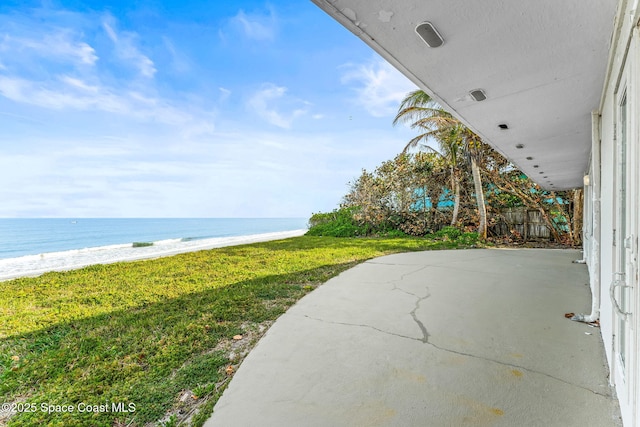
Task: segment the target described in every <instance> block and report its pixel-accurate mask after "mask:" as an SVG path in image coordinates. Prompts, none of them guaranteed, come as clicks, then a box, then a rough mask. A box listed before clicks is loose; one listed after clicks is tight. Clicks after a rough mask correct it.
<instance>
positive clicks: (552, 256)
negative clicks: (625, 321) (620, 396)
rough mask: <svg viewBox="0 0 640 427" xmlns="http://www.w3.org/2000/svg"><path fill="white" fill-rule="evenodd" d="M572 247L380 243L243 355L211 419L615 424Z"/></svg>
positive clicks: (219, 423)
mask: <svg viewBox="0 0 640 427" xmlns="http://www.w3.org/2000/svg"><path fill="white" fill-rule="evenodd" d="M578 258H581V253H580V252H579V251H574V250H550V249H518V250H512V249H478V250H459V251H432V252H417V253H406V254H397V255H390V256H386V257H382V258H377V259H374V260H370V261H368V262H366V263H363V264H361V265H359V266H357V267H355V268H353V269H351V270H348V271H346V272H344V273H343V274H341V275H340V276H338V277H336V278H334V279H332V280H330V281H329V282H327V283H326V284H324V285H323V286H321V287H320V288H318V289H317V290H315V291H314V292H312V293H311V294H309V295H308V296H306V297H305V298H303V299H302V300H301V301H300V302H299V303H298V304H296V305H295V306H294V307H292V308H291V309H290V310H289V311H288V312H287V313H286V314H284V315H283V316H282V317H280V319H278V321H277V322H276V323H275V324H274V325H273V326H272V327H271V329H270V330H269V331H268V332H267V334H266V335H265V336H264V337H263V339H262V340H261V341H260V342H259V344H258V345H257V346H256V348H255V349H254V350H253V351H252V352H251V353H250V354H249V356H247V358H246V359H245V361H244V363H243V364H242V366H241V367H240V369H239V370H238V372H237V373H236V374H235V377H234V378H233V380H232V381H231V383H230V385H229V388H228V389H227V390H226V391H225V393H224V395H223V396H222V398H221V399H220V401H219V402H218V404H217V405H216V407H215V410H214V414H213V416H212V417H211V418H210V419H209V420H208V421H207V423H206V424H205V426H207V427H212V426H215V427H233V426H242V427H251V426H255V427H258V426H259V427H268V426H274V427H275V426H278V427H283V426H296V427H298V426H322V427H326V426H345V427H346V426H349V427H353V426H367V427H368V426H463V425H469V426H563V427H566V426H599V427H608V426H619V425H621V424H620V421H619V408H618V404H617V399H616V398H615V396H614V395H613V394H612V389H611V388H610V387H609V385H608V372H607V368H606V364H605V359H604V349H603V343H602V339H601V336H600V330H599V329H598V328H593V327H590V326H588V325H586V324H583V323H577V322H572V321H570V320H568V319H566V318H565V317H564V314H565V313H567V312H576V313H578V312H589V311H590V308H591V298H590V292H589V287H588V285H587V283H588V277H587V270H586V267H585V266H584V265H580V264H572V263H571V261H572V260H575V259H578Z"/></svg>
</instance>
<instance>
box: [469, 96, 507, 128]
mask: <svg viewBox="0 0 640 427" xmlns="http://www.w3.org/2000/svg"><path fill="white" fill-rule="evenodd" d="M469 95H471V97H472V98H473V99H475V100H476V101H484V100H485V99H487V94H486V93H484V91H483V90H482V89H474V90H472V91H471V92H469ZM505 126H506V125H505Z"/></svg>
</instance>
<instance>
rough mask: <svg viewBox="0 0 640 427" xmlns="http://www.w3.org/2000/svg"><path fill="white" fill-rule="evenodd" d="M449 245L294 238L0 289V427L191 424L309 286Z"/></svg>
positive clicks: (201, 418)
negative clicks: (366, 264)
mask: <svg viewBox="0 0 640 427" xmlns="http://www.w3.org/2000/svg"><path fill="white" fill-rule="evenodd" d="M457 246H458V244H457V243H455V242H450V241H434V240H428V239H417V238H396V239H375V238H366V239H365V238H362V239H337V238H331V237H310V236H303V237H296V238H292V239H286V240H279V241H273V242H266V243H256V244H251V245H243V246H234V247H228V248H220V249H213V250H207V251H200V252H193V253H187V254H181V255H176V256H172V257H167V258H161V259H156V260H147V261H137V262H123V263H117V264H110V265H96V266H92V267H87V268H83V269H80V270H74V271H68V272H61V273H47V274H45V275H42V276H40V277H37V278H23V279H16V280H11V281H7V282H0V289H1V292H0V403H10V404H15V405H13V407H14V409H18V410H20V411H21V412H20V413H17V414H15V415H13V416H11V417H10V418H9V419H8V420H7V415H8V413H7V412H6V411H4V412H2V411H0V425H2V424H3V422H6V423H7V425H8V426H43V425H46V426H65V427H67V426H109V427H111V426H143V425H156V424H160V425H163V424H164V425H167V426H169V425H176V424H177V421H184V420H187V422H189V423H192V424H193V425H201V424H202V423H203V422H204V420H206V419H207V417H208V416H209V415H210V414H211V411H212V408H213V405H214V404H215V402H216V401H217V399H218V397H219V396H220V394H221V393H222V390H223V389H224V387H225V386H226V385H227V384H228V382H229V380H230V378H231V376H232V375H233V371H234V370H235V368H237V365H238V364H239V362H240V361H241V358H242V355H243V354H244V353H246V352H247V351H248V350H249V349H250V348H251V346H253V345H254V344H255V342H256V341H257V339H258V338H259V336H260V335H261V333H262V331H263V330H264V329H265V328H266V327H267V326H268V325H270V324H271V323H272V322H273V321H274V320H275V319H276V318H277V317H278V316H280V315H281V314H282V313H284V312H285V311H286V310H287V308H288V307H290V306H291V305H292V304H294V303H295V302H296V301H297V300H298V299H300V298H301V297H302V296H304V295H305V294H306V293H308V292H310V291H311V290H313V289H314V288H315V287H316V286H318V285H320V284H321V283H323V282H325V281H326V280H328V279H329V278H331V277H333V276H335V275H337V274H339V273H340V272H342V271H344V270H346V269H348V268H350V267H353V266H354V265H356V264H358V263H360V262H362V261H364V260H367V259H370V258H373V257H377V256H380V255H384V254H389V253H394V252H403V251H414V250H428V249H445V248H455V247H457ZM237 335H242V339H237V338H238V337H237ZM234 336H236V340H234V339H233V337H234ZM231 353H233V354H231ZM230 354H231V357H232V359H230ZM230 366H231V368H230ZM55 405H66V406H67V407H62V406H61V407H56V406H55ZM130 405H131V406H130ZM69 406H72V407H73V412H68V410H69V409H70V408H69ZM133 406H135V408H134V407H133ZM125 409H126V410H129V412H124V410H125ZM132 409H135V410H132ZM64 410H67V412H64ZM27 411H29V412H27ZM49 411H51V413H49ZM172 414H173V417H171V419H169V418H168V416H170V415H172Z"/></svg>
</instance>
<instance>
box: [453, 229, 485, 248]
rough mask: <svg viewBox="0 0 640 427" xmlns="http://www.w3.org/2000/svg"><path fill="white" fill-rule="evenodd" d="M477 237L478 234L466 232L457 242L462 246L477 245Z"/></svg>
mask: <svg viewBox="0 0 640 427" xmlns="http://www.w3.org/2000/svg"><path fill="white" fill-rule="evenodd" d="M479 237H480V236H479V235H478V233H474V232H467V233H462V235H461V236H460V237H459V238H458V240H457V242H458V243H460V244H462V245H465V246H466V245H469V246H472V245H475V244H476V243H478V239H479Z"/></svg>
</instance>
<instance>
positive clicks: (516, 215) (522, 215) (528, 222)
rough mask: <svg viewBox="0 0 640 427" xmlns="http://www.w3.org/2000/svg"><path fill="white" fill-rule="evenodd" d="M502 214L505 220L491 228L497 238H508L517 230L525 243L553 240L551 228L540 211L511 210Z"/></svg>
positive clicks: (506, 210)
mask: <svg viewBox="0 0 640 427" xmlns="http://www.w3.org/2000/svg"><path fill="white" fill-rule="evenodd" d="M501 213H502V217H503V218H501V219H500V221H498V223H497V224H496V225H494V226H492V227H491V232H492V233H493V234H495V235H496V236H508V235H511V234H513V232H512V230H515V232H516V233H518V234H520V235H521V236H522V238H523V239H524V240H525V241H526V240H536V239H547V240H548V239H550V238H551V233H550V232H549V228H548V227H547V225H546V224H545V223H544V219H543V218H542V215H541V214H540V212H539V211H536V210H530V209H527V208H509V209H505V210H503V211H502V212H501Z"/></svg>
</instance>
